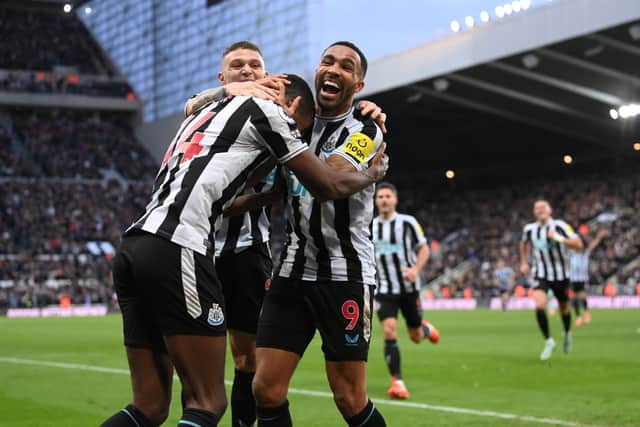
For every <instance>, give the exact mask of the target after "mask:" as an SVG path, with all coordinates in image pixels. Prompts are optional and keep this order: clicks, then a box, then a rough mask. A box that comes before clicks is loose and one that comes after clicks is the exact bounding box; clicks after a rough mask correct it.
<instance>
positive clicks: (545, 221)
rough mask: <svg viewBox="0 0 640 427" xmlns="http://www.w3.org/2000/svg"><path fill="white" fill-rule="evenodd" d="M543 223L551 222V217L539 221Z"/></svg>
mask: <svg viewBox="0 0 640 427" xmlns="http://www.w3.org/2000/svg"><path fill="white" fill-rule="evenodd" d="M538 222H539V223H540V224H541V225H548V224H549V223H550V222H551V217H549V218H547V219H546V220H544V221H538Z"/></svg>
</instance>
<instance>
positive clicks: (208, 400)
mask: <svg viewBox="0 0 640 427" xmlns="http://www.w3.org/2000/svg"><path fill="white" fill-rule="evenodd" d="M294 77H295V76H289V79H290V81H291V84H290V85H289V86H288V87H287V88H286V93H283V92H281V98H286V99H284V100H283V101H284V102H283V104H284V107H285V108H287V110H288V111H289V112H291V114H292V116H293V119H292V118H291V117H290V116H289V115H287V113H286V112H285V110H283V108H281V107H279V106H277V105H276V104H274V103H272V102H271V101H265V100H262V99H257V98H254V97H229V98H226V99H225V100H224V101H222V102H219V103H212V104H210V105H207V106H205V107H204V108H202V109H201V110H199V111H198V112H197V113H195V114H192V115H190V116H189V117H187V118H186V119H185V121H184V122H183V123H182V125H181V126H180V128H179V130H178V132H177V134H176V136H175V137H174V139H173V141H172V142H171V144H170V145H169V148H168V150H167V153H166V155H165V158H164V160H163V162H162V165H161V168H160V171H159V172H158V176H157V177H156V182H155V184H154V188H153V191H152V196H151V201H150V202H149V204H148V205H147V207H146V209H145V212H144V213H143V214H142V216H140V217H139V218H138V219H137V220H136V221H135V222H134V223H133V225H132V226H131V227H129V229H128V230H127V231H126V232H125V235H124V236H123V238H122V241H121V244H120V246H119V248H118V251H117V253H116V256H115V257H114V260H113V265H114V266H113V278H114V284H115V288H116V292H117V294H118V300H119V303H120V308H121V312H122V317H123V333H124V343H125V347H126V352H127V358H128V362H129V369H130V372H131V382H132V389H133V402H132V404H130V405H128V406H127V407H126V408H124V409H122V410H121V411H119V412H117V413H116V414H114V415H113V416H112V417H111V418H109V419H108V420H107V421H105V422H104V423H103V424H102V426H103V427H125V426H129V427H149V426H158V425H160V424H162V423H163V422H164V421H165V419H166V418H167V416H168V412H169V404H170V400H171V385H172V383H173V368H174V367H175V369H176V371H177V373H178V376H179V378H180V382H181V384H182V392H183V399H184V402H183V406H184V407H183V414H182V418H181V420H180V421H179V423H178V424H179V425H192V426H196V425H197V426H200V427H211V426H216V425H217V424H218V421H219V419H220V417H222V415H223V413H224V411H225V408H226V404H227V403H226V396H225V387H224V362H225V350H226V316H225V314H226V309H225V306H224V297H223V294H222V288H221V286H220V283H219V282H218V279H217V277H216V271H215V267H214V262H213V250H214V236H215V233H216V231H217V229H218V227H219V224H220V220H221V218H222V213H223V211H224V210H225V208H226V207H228V206H230V205H231V204H232V202H233V201H234V199H235V197H236V196H237V195H238V194H239V193H240V192H242V190H243V188H244V186H245V185H246V183H247V180H248V179H249V177H250V176H251V174H252V173H253V172H255V171H256V170H257V169H258V168H259V166H260V165H262V164H264V162H266V161H267V160H268V159H269V158H270V157H276V158H277V159H278V161H279V162H280V163H283V164H287V165H288V166H289V167H290V169H291V170H293V171H295V173H296V174H297V176H298V177H299V178H300V180H301V182H303V183H304V184H305V185H306V186H307V188H309V190H310V191H311V192H312V193H313V194H315V195H317V196H319V197H323V198H326V199H336V198H342V197H346V196H348V195H349V194H352V193H354V192H357V191H359V190H361V189H363V188H368V187H370V186H371V185H373V183H374V182H375V181H377V180H379V179H381V178H382V176H383V175H384V171H386V167H387V165H386V159H385V158H384V156H382V155H377V156H376V157H375V158H374V159H373V161H372V163H371V166H370V167H369V169H367V170H361V171H349V172H342V171H336V170H334V169H332V168H330V167H328V166H327V165H326V164H325V163H324V162H322V161H320V160H319V159H318V158H317V157H316V156H315V155H314V154H313V153H312V152H310V150H308V146H307V144H306V143H304V142H303V141H302V140H301V139H300V138H299V137H300V135H301V132H303V131H305V130H306V129H308V128H309V127H310V126H311V125H312V124H313V118H314V112H315V111H314V109H315V108H314V107H315V106H314V101H313V95H312V93H311V91H310V90H309V87H308V86H307V85H306V83H305V82H304V80H302V79H301V78H299V77H295V78H294ZM294 120H295V121H294Z"/></svg>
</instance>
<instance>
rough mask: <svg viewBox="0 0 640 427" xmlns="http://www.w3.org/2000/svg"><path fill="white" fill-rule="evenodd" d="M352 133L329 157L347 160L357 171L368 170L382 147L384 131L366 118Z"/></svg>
mask: <svg viewBox="0 0 640 427" xmlns="http://www.w3.org/2000/svg"><path fill="white" fill-rule="evenodd" d="M350 131H351V132H350V133H349V135H348V136H347V138H346V139H345V140H344V142H343V143H342V144H341V145H339V146H337V147H336V148H335V149H334V150H333V151H332V152H331V153H330V154H329V155H330V156H331V155H334V154H336V155H338V156H341V157H343V158H345V159H346V160H347V161H348V162H349V163H351V164H352V165H353V166H354V167H355V168H356V169H357V170H363V169H366V168H367V164H368V163H369V161H370V160H371V159H372V158H373V157H374V156H375V155H376V153H377V152H378V149H379V148H380V146H381V145H382V131H381V130H380V129H379V128H378V126H377V125H376V124H375V123H374V121H373V120H371V119H370V118H365V119H364V120H363V121H362V126H357V127H354V128H352V129H350Z"/></svg>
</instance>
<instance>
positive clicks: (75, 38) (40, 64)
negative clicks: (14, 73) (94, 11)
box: [0, 6, 109, 74]
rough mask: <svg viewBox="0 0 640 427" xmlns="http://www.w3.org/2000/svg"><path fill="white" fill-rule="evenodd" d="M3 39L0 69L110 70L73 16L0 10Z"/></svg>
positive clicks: (92, 71) (8, 9)
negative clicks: (59, 67)
mask: <svg viewBox="0 0 640 427" xmlns="http://www.w3.org/2000/svg"><path fill="white" fill-rule="evenodd" d="M0 40H2V43H0V69H12V70H18V69H19V70H52V69H53V68H54V67H56V66H71V67H75V68H76V69H77V70H78V72H80V73H83V74H103V73H107V72H108V70H109V67H108V66H107V64H106V62H105V60H104V59H103V58H102V57H101V55H100V54H99V52H100V48H99V47H98V45H97V44H96V43H95V42H94V41H93V38H92V37H91V36H90V34H89V32H88V30H87V29H86V28H85V27H84V25H83V24H82V22H80V20H79V19H78V18H77V17H76V16H75V15H74V14H61V13H59V12H57V11H56V12H54V11H47V10H35V9H15V8H12V7H8V6H3V7H0Z"/></svg>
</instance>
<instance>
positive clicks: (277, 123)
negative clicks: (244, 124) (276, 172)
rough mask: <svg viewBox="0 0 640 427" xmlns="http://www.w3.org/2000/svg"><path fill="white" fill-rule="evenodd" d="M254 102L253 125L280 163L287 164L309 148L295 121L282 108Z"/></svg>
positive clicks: (254, 100) (259, 100) (262, 102)
mask: <svg viewBox="0 0 640 427" xmlns="http://www.w3.org/2000/svg"><path fill="white" fill-rule="evenodd" d="M252 102H253V106H252V111H251V124H252V125H253V126H254V127H255V129H256V131H257V132H258V135H259V136H260V139H261V142H262V143H263V144H264V145H265V146H266V148H267V149H268V150H269V151H270V152H271V154H272V155H273V156H274V157H275V158H276V160H277V161H278V163H286V162H288V161H289V160H291V159H292V158H294V157H295V156H297V155H299V154H300V153H302V152H303V151H305V150H307V149H308V148H309V147H308V145H307V144H306V143H305V142H303V141H302V135H301V134H300V131H299V130H298V128H297V127H296V123H295V121H294V120H293V119H292V118H291V117H290V116H289V115H288V114H287V113H286V112H285V111H284V110H283V109H282V108H281V107H279V106H277V105H276V104H274V103H273V102H271V101H265V100H262V99H258V98H252Z"/></svg>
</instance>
